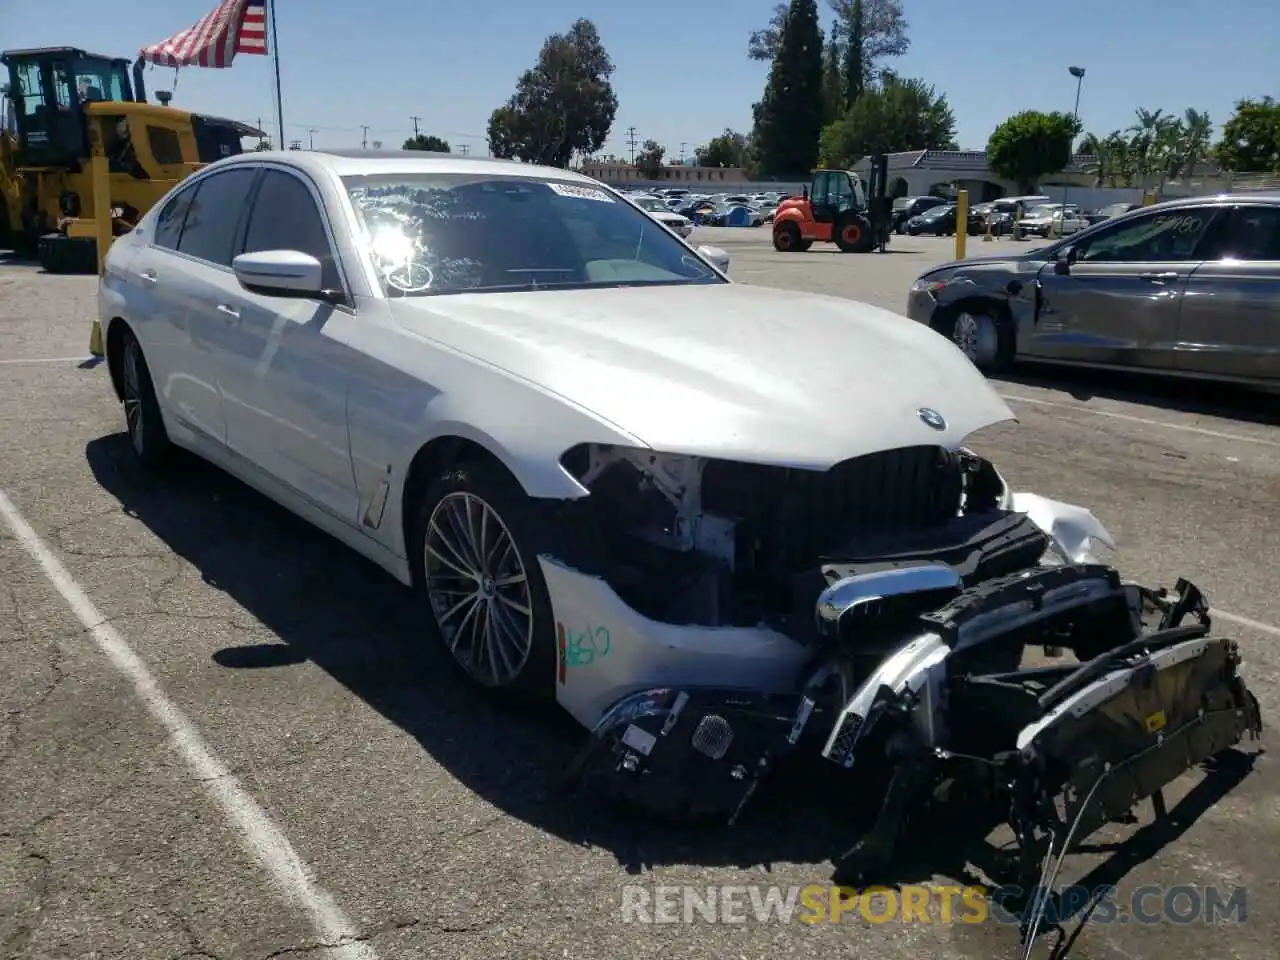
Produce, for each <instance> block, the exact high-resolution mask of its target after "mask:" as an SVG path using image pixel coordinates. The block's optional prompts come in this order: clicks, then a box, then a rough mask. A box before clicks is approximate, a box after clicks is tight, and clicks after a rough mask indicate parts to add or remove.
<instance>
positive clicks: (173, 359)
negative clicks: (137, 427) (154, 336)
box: [133, 167, 257, 443]
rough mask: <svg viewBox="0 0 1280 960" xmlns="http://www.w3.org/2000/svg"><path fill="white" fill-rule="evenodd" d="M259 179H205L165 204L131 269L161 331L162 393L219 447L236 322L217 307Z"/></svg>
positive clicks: (251, 173)
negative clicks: (224, 377)
mask: <svg viewBox="0 0 1280 960" xmlns="http://www.w3.org/2000/svg"><path fill="white" fill-rule="evenodd" d="M255 176H257V170H256V169H255V168H252V167H234V168H232V169H229V170H221V171H218V172H216V173H212V174H210V175H207V176H203V177H200V178H199V179H198V180H197V181H196V182H195V183H194V184H192V186H191V187H190V188H189V191H190V192H189V193H188V192H187V191H183V192H182V193H179V194H178V195H176V196H175V197H174V198H173V200H172V201H170V203H169V204H166V207H165V209H164V210H163V211H161V215H160V218H159V220H158V221H157V223H158V225H157V231H156V236H155V237H154V238H152V245H151V246H150V247H149V248H148V249H147V250H146V251H144V252H142V253H140V254H139V256H138V258H137V259H136V260H135V261H134V266H133V271H134V272H135V273H136V274H137V275H138V277H139V280H140V282H141V283H142V284H144V285H145V286H146V287H148V288H150V290H151V291H152V293H151V296H152V298H153V302H154V303H155V306H156V315H157V317H158V318H159V319H160V322H161V326H162V327H163V330H162V332H161V333H160V334H159V335H160V336H162V337H163V339H164V344H165V345H164V347H163V348H162V350H163V352H164V353H165V363H164V371H163V381H164V382H163V385H160V384H158V385H157V388H158V389H160V390H161V391H162V392H163V394H164V396H165V398H166V400H167V401H168V403H169V410H170V411H171V412H172V413H173V414H174V415H175V416H177V417H178V418H179V419H180V420H181V421H182V425H183V426H185V427H187V428H189V429H191V430H193V431H194V432H196V433H198V434H201V435H203V436H204V437H206V438H208V439H212V440H215V441H217V442H219V443H223V442H225V441H226V419H225V416H224V413H223V406H222V399H221V396H220V394H219V391H218V379H219V377H220V376H221V364H222V362H223V354H224V353H225V351H226V349H227V347H228V345H229V343H230V338H231V336H232V330H231V327H232V324H233V322H234V320H235V318H234V317H233V316H232V315H230V314H229V313H228V312H226V311H225V310H221V309H219V304H221V303H222V302H223V300H224V297H223V296H222V292H223V291H224V290H226V289H227V288H228V287H230V286H231V285H233V284H234V283H235V278H234V276H232V274H231V255H232V250H233V249H234V246H235V244H236V243H237V239H238V233H239V230H240V228H241V226H242V223H243V219H242V218H243V213H244V210H245V206H246V204H247V202H248V198H249V190H250V187H251V186H252V185H253V180H254V177H255ZM171 207H172V208H173V209H172V210H171V209H170V208H171ZM180 213H181V225H180V227H179V226H178V224H177V218H178V216H179V214H180ZM175 232H176V236H175ZM175 240H176V242H175Z"/></svg>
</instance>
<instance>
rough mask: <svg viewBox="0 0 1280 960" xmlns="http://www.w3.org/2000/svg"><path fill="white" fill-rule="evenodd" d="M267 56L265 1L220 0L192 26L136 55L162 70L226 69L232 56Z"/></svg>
mask: <svg viewBox="0 0 1280 960" xmlns="http://www.w3.org/2000/svg"><path fill="white" fill-rule="evenodd" d="M238 53H244V54H254V55H257V56H265V55H266V53H267V0H222V2H221V3H219V4H218V6H217V9H215V10H214V11H213V12H212V13H210V14H208V15H207V16H206V17H204V19H202V20H201V21H200V22H199V23H197V24H196V25H195V26H193V27H188V28H187V29H186V30H183V31H181V32H180V33H175V34H174V35H173V36H172V37H170V38H169V39H168V40H161V41H160V42H159V43H153V44H151V46H149V47H143V48H142V49H141V50H140V51H139V52H138V59H139V60H141V61H143V62H144V63H154V64H156V65H158V66H162V67H229V66H231V61H233V60H234V59H235V58H236V54H238Z"/></svg>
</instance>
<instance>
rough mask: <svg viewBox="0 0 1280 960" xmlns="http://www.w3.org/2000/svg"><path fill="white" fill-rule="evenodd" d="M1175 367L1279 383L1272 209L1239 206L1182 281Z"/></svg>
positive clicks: (1276, 240)
mask: <svg viewBox="0 0 1280 960" xmlns="http://www.w3.org/2000/svg"><path fill="white" fill-rule="evenodd" d="M1178 332H1179V339H1180V340H1181V343H1180V344H1179V349H1178V368H1179V369H1181V370H1185V371H1187V372H1188V373H1200V374H1207V375H1210V376H1222V377H1244V378H1248V379H1252V380H1270V381H1275V382H1280V205H1271V204H1249V203H1239V204H1237V205H1235V206H1233V207H1232V208H1231V209H1230V211H1229V212H1228V214H1227V218H1226V221H1225V223H1224V224H1223V226H1222V229H1221V230H1220V231H1219V233H1218V238H1217V240H1216V242H1215V243H1214V248H1213V249H1212V250H1211V251H1208V252H1207V253H1206V259H1205V261H1204V262H1203V263H1201V264H1200V265H1199V266H1198V267H1196V269H1195V270H1194V272H1192V274H1191V277H1190V279H1189V280H1188V281H1187V290H1186V295H1185V297H1184V299H1183V305H1182V317H1181V320H1180V324H1179V330H1178Z"/></svg>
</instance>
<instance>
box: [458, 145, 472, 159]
mask: <svg viewBox="0 0 1280 960" xmlns="http://www.w3.org/2000/svg"><path fill="white" fill-rule="evenodd" d="M458 152H459V153H461V154H462V155H463V156H464V157H465V156H467V155H468V154H469V153H471V144H469V143H464V144H463V145H462V146H460V147H459V148H458Z"/></svg>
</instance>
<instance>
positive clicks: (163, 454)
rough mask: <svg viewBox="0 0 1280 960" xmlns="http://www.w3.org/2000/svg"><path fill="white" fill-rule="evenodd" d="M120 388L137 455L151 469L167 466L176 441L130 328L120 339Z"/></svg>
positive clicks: (140, 348) (131, 439) (128, 431)
mask: <svg viewBox="0 0 1280 960" xmlns="http://www.w3.org/2000/svg"><path fill="white" fill-rule="evenodd" d="M120 388H121V393H123V394H124V401H123V404H124V426H125V432H126V433H127V434H128V435H129V445H130V446H131V447H132V448H133V453H134V456H136V457H137V458H138V462H139V463H141V464H142V465H143V466H144V467H146V468H147V469H149V470H156V469H159V468H161V467H163V466H165V465H166V464H167V463H168V461H169V458H170V456H171V455H172V453H173V444H172V442H170V440H169V433H168V431H167V430H165V428H164V417H163V415H162V414H161V413H160V402H159V400H157V399H156V390H155V384H154V383H153V382H152V380H151V370H150V368H149V367H148V366H147V359H146V357H144V356H143V354H142V344H140V343H138V338H137V337H136V336H134V334H133V331H132V330H129V329H127V328H126V329H125V331H124V333H123V335H122V336H121V338H120Z"/></svg>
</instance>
